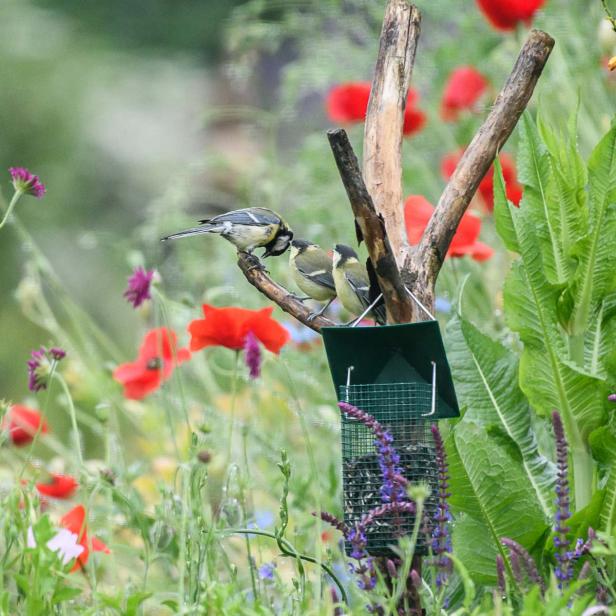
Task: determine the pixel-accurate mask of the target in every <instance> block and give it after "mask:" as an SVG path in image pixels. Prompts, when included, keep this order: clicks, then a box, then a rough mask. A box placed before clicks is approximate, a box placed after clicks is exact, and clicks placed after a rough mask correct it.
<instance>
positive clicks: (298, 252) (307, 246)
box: [289, 240, 336, 319]
mask: <svg viewBox="0 0 616 616" xmlns="http://www.w3.org/2000/svg"><path fill="white" fill-rule="evenodd" d="M332 267H333V266H332V259H331V257H329V256H328V255H327V253H326V252H325V251H324V250H323V249H322V248H320V247H319V246H318V245H317V244H314V243H312V242H309V241H307V240H293V241H292V242H291V252H290V253H289V268H290V269H291V275H292V276H293V280H294V281H295V284H297V286H298V287H299V288H300V289H301V290H302V291H303V292H304V293H305V294H306V295H307V296H308V298H310V299H315V300H317V301H319V302H327V303H326V304H325V306H323V308H321V310H319V312H315V313H314V314H312V315H310V318H311V319H314V318H315V317H318V316H320V315H322V314H323V313H324V312H325V311H326V310H327V307H328V306H329V305H330V304H331V303H332V302H333V301H334V299H335V297H336V285H335V283H334V278H333V276H332Z"/></svg>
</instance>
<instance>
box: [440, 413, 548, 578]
mask: <svg viewBox="0 0 616 616" xmlns="http://www.w3.org/2000/svg"><path fill="white" fill-rule="evenodd" d="M447 453H448V460H449V470H450V476H451V492H452V496H451V499H450V503H451V506H452V509H453V510H454V512H461V513H464V514H466V515H467V516H469V517H470V518H472V519H473V521H474V522H475V524H474V525H473V529H471V530H469V529H468V527H467V528H465V529H464V530H463V531H462V532H463V533H466V536H468V533H472V534H473V535H476V534H477V533H479V532H482V531H481V529H483V533H485V535H486V537H485V540H484V541H481V542H476V543H474V544H470V545H467V546H466V548H467V549H466V552H465V554H466V556H465V559H464V564H465V566H466V567H467V568H468V569H469V570H473V571H476V572H477V573H480V572H483V573H482V574H487V565H486V554H485V548H486V545H487V546H489V545H491V546H493V548H494V552H493V553H490V556H489V558H490V560H492V562H493V556H494V555H495V554H496V553H497V551H498V552H500V553H501V555H502V556H503V558H505V559H506V554H505V551H504V549H503V547H502V546H501V544H500V539H501V538H502V537H510V538H511V539H514V540H515V541H517V542H518V543H520V544H522V545H523V546H525V547H526V548H529V549H530V548H532V546H533V545H534V544H535V543H536V542H537V541H539V540H540V539H541V537H542V536H543V535H544V533H545V531H546V529H547V528H548V524H547V523H546V520H545V516H544V512H543V509H542V508H541V505H540V504H539V502H538V500H537V494H536V492H535V490H534V489H533V487H532V486H531V485H530V483H529V481H528V476H527V474H526V473H525V472H524V471H523V468H522V464H521V460H520V457H519V455H518V454H519V450H518V448H517V446H516V445H515V443H513V442H512V441H508V437H506V436H504V435H503V438H495V437H494V436H493V435H491V434H488V432H487V430H486V429H485V428H484V427H483V426H480V425H479V424H477V423H474V422H472V421H470V420H468V419H467V418H466V416H465V417H464V419H463V420H462V421H460V422H459V423H458V424H457V425H456V426H455V429H454V432H453V436H452V437H451V438H449V439H448V441H447ZM460 520H461V522H460V524H461V525H462V526H464V521H463V520H464V518H462V517H461V518H460ZM462 536H464V534H463V535H462ZM459 537H460V535H459V534H458V539H459Z"/></svg>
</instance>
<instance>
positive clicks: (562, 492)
mask: <svg viewBox="0 0 616 616" xmlns="http://www.w3.org/2000/svg"><path fill="white" fill-rule="evenodd" d="M552 425H553V426H554V437H555V440H556V469H557V471H556V501H555V502H556V513H555V514H554V547H555V548H556V554H555V558H556V562H557V563H558V566H557V567H556V569H555V570H554V574H555V575H556V578H557V580H558V587H559V588H560V589H562V588H563V587H564V586H567V585H568V583H569V582H570V581H571V579H572V577H573V568H572V567H571V561H572V559H573V555H574V553H573V552H570V551H569V550H568V548H569V540H568V539H567V533H568V532H569V531H570V530H571V529H570V528H569V527H568V526H567V521H568V520H569V518H570V517H571V511H570V510H569V465H568V447H567V440H566V439H565V430H564V428H563V422H562V419H561V418H560V415H559V413H558V411H554V412H553V413H552Z"/></svg>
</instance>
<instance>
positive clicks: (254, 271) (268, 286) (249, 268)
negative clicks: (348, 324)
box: [237, 252, 338, 332]
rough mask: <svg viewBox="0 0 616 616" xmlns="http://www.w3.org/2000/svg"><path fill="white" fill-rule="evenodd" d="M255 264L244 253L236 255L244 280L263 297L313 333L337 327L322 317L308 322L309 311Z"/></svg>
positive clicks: (251, 258)
mask: <svg viewBox="0 0 616 616" xmlns="http://www.w3.org/2000/svg"><path fill="white" fill-rule="evenodd" d="M255 263H256V259H255V258H254V257H251V256H250V255H247V254H246V253H242V252H240V253H238V255H237V265H238V267H239V268H240V269H241V270H242V273H243V274H244V276H245V277H246V280H248V282H249V283H250V284H251V285H252V286H253V287H255V288H256V289H257V290H259V291H260V292H261V293H263V295H265V296H266V297H268V298H269V299H271V300H272V301H273V302H274V303H276V304H278V306H280V307H281V308H282V309H283V310H284V311H285V312H287V313H288V314H290V315H291V316H292V317H294V318H296V319H297V320H298V321H300V322H301V323H303V324H304V325H306V326H307V327H310V328H311V329H314V331H315V332H320V331H321V328H322V327H334V326H336V325H338V323H334V322H333V321H330V320H329V319H328V318H326V317H323V316H321V317H316V318H315V319H313V320H310V319H309V317H310V315H311V314H312V313H311V311H310V309H309V308H308V307H306V306H304V304H302V302H300V301H299V300H297V299H295V298H294V297H293V296H292V295H291V294H290V293H289V291H287V290H286V289H285V288H284V287H281V286H280V285H279V284H277V283H276V282H274V281H273V280H272V279H271V278H270V277H269V276H268V275H267V274H266V273H265V271H264V270H262V269H258V268H256V267H254V265H255Z"/></svg>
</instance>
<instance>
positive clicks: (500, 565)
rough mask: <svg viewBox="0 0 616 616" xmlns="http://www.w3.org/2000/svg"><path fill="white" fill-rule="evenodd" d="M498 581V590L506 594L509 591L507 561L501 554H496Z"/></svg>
mask: <svg viewBox="0 0 616 616" xmlns="http://www.w3.org/2000/svg"><path fill="white" fill-rule="evenodd" d="M496 581H497V583H498V592H500V594H501V595H504V594H505V593H506V592H507V582H506V579H505V561H504V560H503V557H502V556H501V555H500V554H497V555H496Z"/></svg>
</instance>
